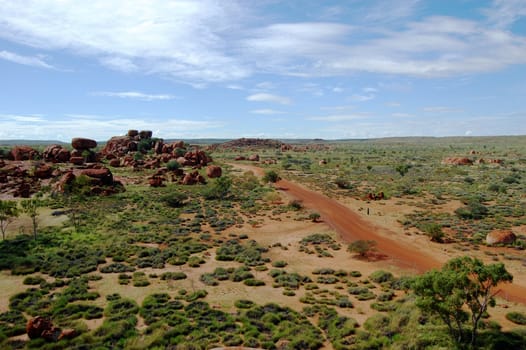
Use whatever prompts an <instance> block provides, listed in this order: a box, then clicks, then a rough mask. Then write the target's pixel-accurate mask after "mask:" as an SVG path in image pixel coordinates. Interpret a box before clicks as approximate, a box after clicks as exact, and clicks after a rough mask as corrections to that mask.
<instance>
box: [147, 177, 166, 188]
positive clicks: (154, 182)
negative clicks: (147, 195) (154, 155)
mask: <svg viewBox="0 0 526 350" xmlns="http://www.w3.org/2000/svg"><path fill="white" fill-rule="evenodd" d="M163 182H164V177H162V176H158V175H154V176H152V177H150V178H149V179H148V183H149V184H150V186H151V187H163V186H165V185H164V183H163Z"/></svg>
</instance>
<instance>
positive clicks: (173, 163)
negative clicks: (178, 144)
mask: <svg viewBox="0 0 526 350" xmlns="http://www.w3.org/2000/svg"><path fill="white" fill-rule="evenodd" d="M180 167H181V164H179V162H178V161H176V160H175V159H172V160H170V161H169V162H168V163H166V169H168V170H169V171H174V170H177V169H179V168H180Z"/></svg>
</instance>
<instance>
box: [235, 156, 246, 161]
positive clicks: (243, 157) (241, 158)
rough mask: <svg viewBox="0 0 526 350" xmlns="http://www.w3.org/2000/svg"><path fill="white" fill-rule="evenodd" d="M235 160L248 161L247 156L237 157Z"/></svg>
mask: <svg viewBox="0 0 526 350" xmlns="http://www.w3.org/2000/svg"><path fill="white" fill-rule="evenodd" d="M234 160H247V157H245V156H237V157H236V158H235V159H234Z"/></svg>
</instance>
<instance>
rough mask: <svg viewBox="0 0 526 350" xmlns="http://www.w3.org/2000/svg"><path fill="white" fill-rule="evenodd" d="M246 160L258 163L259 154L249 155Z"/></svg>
mask: <svg viewBox="0 0 526 350" xmlns="http://www.w3.org/2000/svg"><path fill="white" fill-rule="evenodd" d="M248 160H249V161H251V162H259V154H251V155H250V156H249V157H248Z"/></svg>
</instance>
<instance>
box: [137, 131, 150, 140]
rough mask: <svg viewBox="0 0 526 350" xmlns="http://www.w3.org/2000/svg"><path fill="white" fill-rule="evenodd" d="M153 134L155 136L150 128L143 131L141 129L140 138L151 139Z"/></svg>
mask: <svg viewBox="0 0 526 350" xmlns="http://www.w3.org/2000/svg"><path fill="white" fill-rule="evenodd" d="M152 136H153V132H151V131H150V130H141V131H139V138H140V139H141V140H144V139H151V138H152Z"/></svg>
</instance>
